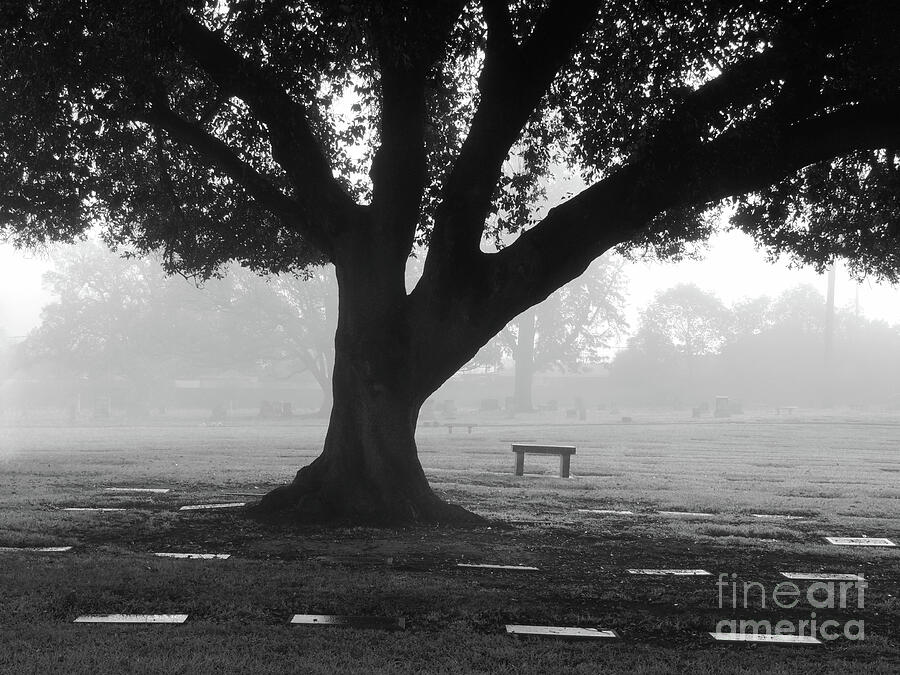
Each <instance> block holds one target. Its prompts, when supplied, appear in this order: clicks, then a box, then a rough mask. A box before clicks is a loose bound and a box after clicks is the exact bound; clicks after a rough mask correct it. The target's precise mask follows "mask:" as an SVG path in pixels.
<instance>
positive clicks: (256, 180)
mask: <svg viewBox="0 0 900 675" xmlns="http://www.w3.org/2000/svg"><path fill="white" fill-rule="evenodd" d="M135 119H136V120H137V121H142V122H146V123H148V124H151V125H154V126H158V127H159V128H161V129H164V130H165V131H166V132H167V133H168V134H169V135H170V136H171V137H172V138H173V139H175V140H176V141H179V142H181V143H184V144H186V145H188V146H190V147H191V148H193V149H194V150H195V151H196V152H197V153H198V154H199V155H200V156H201V157H203V158H204V159H205V160H207V161H208V162H209V163H210V164H211V165H212V166H215V167H216V168H218V169H219V170H220V171H222V172H223V173H224V174H225V175H226V176H228V177H229V178H230V179H231V180H233V181H234V182H235V183H237V184H238V185H240V186H241V187H243V188H244V189H245V190H246V191H247V193H248V194H249V195H250V196H251V197H252V198H253V199H255V200H256V201H257V202H259V203H260V204H261V205H262V206H264V207H265V208H266V209H268V210H269V211H271V212H272V213H273V214H275V215H277V216H278V217H279V218H281V219H282V221H284V222H285V224H286V225H289V226H291V227H293V228H296V229H298V230H299V231H300V233H301V234H302V235H303V236H304V237H305V238H307V239H308V240H309V241H310V243H312V244H313V245H314V246H316V247H317V248H319V250H321V251H322V252H323V253H325V254H326V255H330V242H329V241H327V240H326V239H324V238H323V237H322V234H321V232H320V231H318V230H317V229H316V228H314V227H311V226H310V225H309V223H308V221H306V220H305V219H304V218H302V217H301V214H300V207H299V205H298V204H297V202H295V201H294V200H293V199H291V198H289V197H287V196H286V195H285V194H284V193H283V192H281V190H279V189H278V188H277V187H275V185H273V184H272V182H271V181H270V180H269V179H268V178H266V177H265V176H263V175H262V174H261V173H259V172H258V171H257V170H256V169H254V168H253V167H252V166H250V165H249V164H247V163H246V162H244V161H243V160H242V159H241V158H240V157H239V156H238V155H237V153H235V152H234V150H232V149H231V148H230V147H229V146H228V145H227V144H226V143H225V142H223V141H222V140H220V139H218V138H216V137H215V136H213V135H211V134H209V133H207V132H206V131H205V130H204V129H203V128H202V127H200V126H199V125H197V124H195V123H193V122H189V121H188V120H185V119H183V118H181V117H179V116H178V115H176V114H175V113H174V112H172V111H171V110H170V109H168V108H167V107H166V106H164V105H163V104H160V103H157V104H155V105H153V106H152V107H151V108H150V109H149V110H147V111H144V112H143V113H140V114H138V115H136V116H135Z"/></svg>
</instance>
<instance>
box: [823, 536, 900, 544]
mask: <svg viewBox="0 0 900 675" xmlns="http://www.w3.org/2000/svg"><path fill="white" fill-rule="evenodd" d="M825 541H827V542H828V543H829V544H835V545H837V546H896V545H897V544H895V543H894V542H892V541H891V540H890V539H884V538H883V537H825Z"/></svg>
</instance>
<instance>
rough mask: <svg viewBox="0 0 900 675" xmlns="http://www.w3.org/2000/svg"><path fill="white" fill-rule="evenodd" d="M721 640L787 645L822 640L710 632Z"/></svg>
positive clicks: (804, 636) (794, 636)
mask: <svg viewBox="0 0 900 675" xmlns="http://www.w3.org/2000/svg"><path fill="white" fill-rule="evenodd" d="M710 635H712V637H713V639H714V640H720V641H722V642H766V643H771V644H789V645H820V644H822V641H821V640H819V639H818V638H814V637H812V636H810V635H770V634H768V633H722V632H715V633H710Z"/></svg>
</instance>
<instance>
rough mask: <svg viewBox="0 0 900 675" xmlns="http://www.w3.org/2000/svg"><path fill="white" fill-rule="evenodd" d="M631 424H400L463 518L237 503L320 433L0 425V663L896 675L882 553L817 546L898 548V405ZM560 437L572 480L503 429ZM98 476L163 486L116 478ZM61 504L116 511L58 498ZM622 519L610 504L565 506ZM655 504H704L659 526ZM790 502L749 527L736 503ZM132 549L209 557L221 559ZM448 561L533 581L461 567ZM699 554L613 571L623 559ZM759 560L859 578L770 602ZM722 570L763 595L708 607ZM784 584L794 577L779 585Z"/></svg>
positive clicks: (769, 575)
mask: <svg viewBox="0 0 900 675" xmlns="http://www.w3.org/2000/svg"><path fill="white" fill-rule="evenodd" d="M630 416H631V417H632V418H633V420H634V421H633V422H631V423H621V422H618V421H615V420H616V419H617V418H612V419H610V418H609V417H606V418H599V419H595V420H591V421H589V422H587V423H571V422H567V421H566V420H563V419H554V418H548V417H539V416H533V417H529V416H519V417H518V418H516V419H514V420H510V419H506V418H504V417H502V416H500V415H496V416H488V415H483V416H478V415H475V414H471V415H468V416H461V417H460V419H461V420H463V421H469V420H471V421H474V422H477V423H478V424H479V426H478V427H476V428H475V429H474V430H473V433H472V434H467V433H466V430H465V429H464V428H463V429H460V428H455V429H454V430H453V433H452V434H448V432H447V429H446V428H445V427H444V426H436V427H432V426H424V425H423V426H422V427H420V429H419V434H418V441H419V446H420V453H421V454H420V456H421V461H422V465H423V467H425V471H426V474H427V475H428V476H429V479H430V480H431V482H432V485H433V486H434V488H435V489H436V490H437V491H438V492H439V493H440V494H442V495H443V496H444V497H445V498H447V499H450V500H452V501H455V502H457V503H460V504H462V505H464V506H466V507H467V508H470V509H472V510H474V511H476V512H478V513H480V514H482V515H484V516H486V517H488V518H489V519H491V521H492V522H491V524H490V525H486V526H483V527H478V528H470V529H456V528H434V527H411V528H395V529H378V528H364V527H358V528H339V529H324V528H314V527H299V526H297V527H290V528H284V527H280V528H275V527H273V526H268V525H264V524H260V523H258V522H256V521H253V520H251V519H249V518H247V517H246V516H245V515H243V514H242V513H241V512H239V511H218V512H178V511H177V508H178V506H181V505H183V504H193V503H203V502H210V501H213V502H230V501H253V499H254V497H252V496H239V495H237V494H236V493H261V492H265V491H266V490H268V489H270V488H271V487H274V486H275V485H277V484H280V483H282V482H285V481H287V480H289V479H290V478H291V477H292V476H293V473H294V472H295V471H296V470H297V468H299V466H301V465H303V464H305V463H307V462H309V461H311V459H312V458H313V457H315V455H316V454H317V452H318V450H319V448H320V446H321V443H322V440H323V438H324V433H325V427H324V425H322V424H319V423H299V422H298V423H294V424H291V423H263V422H260V421H257V420H254V419H252V418H249V417H248V418H247V419H245V420H240V419H236V420H233V421H231V422H229V423H228V424H226V425H225V426H221V427H207V426H202V425H200V424H199V423H198V424H195V425H190V424H183V423H182V424H180V425H179V426H173V427H167V426H162V425H160V426H143V427H125V426H106V427H77V428H53V427H32V428H24V427H6V428H0V546H50V545H73V546H74V547H75V548H74V550H73V551H71V552H68V553H58V554H36V553H29V554H12V553H0V599H2V605H0V672H164V671H165V672H254V673H266V672H271V673H281V672H359V673H368V672H459V673H463V672H496V671H500V672H523V673H544V672H547V673H550V672H552V673H557V672H585V673H589V672H590V673H593V672H598V671H605V672H638V673H642V672H697V673H719V672H748V673H750V672H785V673H788V672H790V673H793V672H835V673H841V672H849V671H860V672H885V673H891V672H897V671H898V669H900V657H898V653H900V639H898V634H897V627H898V625H900V601H898V587H900V551H898V549H887V548H877V549H869V548H847V547H837V546H832V545H829V544H827V543H825V541H824V538H823V537H824V536H831V535H835V536H864V535H868V536H871V537H888V538H891V539H892V540H894V541H895V542H900V527H898V520H897V518H898V515H900V489H898V470H900V450H898V441H900V418H895V417H891V416H888V415H868V416H865V415H862V414H847V415H839V414H833V413H831V414H815V415H813V414H806V415H804V414H796V415H793V416H780V417H777V416H775V415H767V414H762V413H761V414H759V415H747V416H744V417H741V418H732V419H728V420H711V419H706V420H690V419H687V416H686V415H683V414H681V415H679V414H674V413H670V414H665V415H663V414H659V413H649V412H648V413H643V414H642V413H640V412H638V413H631V414H630ZM516 441H517V442H527V441H532V442H539V443H560V444H572V445H575V446H576V447H577V448H578V450H577V454H576V455H575V457H574V458H573V461H572V472H573V476H574V477H573V478H572V479H569V480H565V479H559V478H557V477H555V475H554V474H555V473H556V471H557V468H558V462H557V460H554V459H550V458H540V457H534V456H528V457H526V461H525V470H526V476H524V477H520V478H516V477H514V476H513V475H512V464H513V455H512V453H511V451H510V444H511V443H512V442H516ZM110 486H117V487H122V486H134V487H168V488H171V491H170V492H169V493H167V494H161V495H157V494H153V495H151V494H140V493H137V494H125V493H115V492H110V491H106V490H104V488H105V487H110ZM65 506H82V507H94V506H107V507H126V508H127V509H128V510H126V511H123V512H102V513H97V512H67V511H62V510H61V507H65ZM578 509H614V510H631V511H634V512H635V515H634V516H625V515H599V514H587V513H579V512H578V511H577V510H578ZM657 510H672V511H691V512H694V511H696V512H710V513H713V514H715V515H714V517H694V516H661V515H659V514H657V513H656V511H657ZM754 513H764V514H781V515H796V516H803V518H801V519H758V518H755V517H753V516H752V515H751V514H754ZM155 551H194V552H201V551H202V552H225V553H231V554H232V556H233V557H232V558H231V559H230V560H225V561H221V560H219V561H202V560H171V559H162V558H158V557H155V556H152V553H153V552H155ZM457 562H476V563H503V564H521V565H533V566H536V567H539V568H540V570H539V571H538V572H500V571H495V572H491V571H480V570H471V569H461V568H457V567H456V563H457ZM634 567H641V568H666V567H677V568H704V569H707V570H709V571H710V572H712V573H713V575H714V576H712V577H681V578H679V577H637V576H634V575H629V574H628V573H627V571H626V570H627V569H628V568H634ZM779 570H795V571H832V572H852V573H861V574H864V575H865V577H866V579H867V581H868V583H869V588H868V589H867V590H866V594H865V600H864V607H863V608H859V607H857V606H856V604H855V603H856V596H855V595H853V596H852V598H853V604H851V605H850V606H847V607H844V608H840V607H838V608H835V609H814V608H813V607H812V606H811V605H809V604H808V603H805V602H803V603H801V604H800V605H798V607H796V608H794V609H790V610H786V609H777V608H774V607H773V606H772V602H771V592H772V589H774V586H775V584H777V583H778V582H779V580H782V579H780V577H779V576H778V572H779ZM720 573H725V574H728V575H731V574H735V575H737V576H736V577H731V576H729V577H728V579H729V580H732V579H734V580H735V581H736V582H737V583H739V584H740V583H742V582H744V581H757V582H759V583H761V584H763V586H764V587H765V589H767V590H768V594H769V595H768V599H767V600H768V601H767V603H766V604H765V605H763V603H762V599H761V598H760V597H759V594H758V593H751V596H750V597H749V603H748V607H744V606H743V603H740V606H739V607H738V608H733V607H732V606H731V604H730V602H728V603H726V606H724V607H720V606H719V595H718V591H717V588H716V585H715V581H716V578H717V575H718V574H720ZM804 583H807V582H799V585H800V586H801V587H803V586H804ZM811 611H816V612H817V614H818V618H819V620H820V621H821V620H824V619H826V618H833V619H835V620H837V621H839V622H841V623H843V622H846V621H847V620H851V619H856V620H863V621H864V622H865V639H864V640H862V641H851V640H846V639H844V638H841V639H839V640H835V641H829V642H827V643H826V644H824V645H822V646H817V647H806V648H778V647H750V646H747V645H737V646H722V645H719V644H716V643H713V642H712V641H711V640H710V639H708V636H707V634H706V633H707V631H711V630H714V629H715V626H716V623H717V622H718V621H719V620H721V619H732V618H753V619H770V620H772V622H773V624H774V622H775V620H777V619H787V620H791V621H797V620H801V619H809V618H810V613H811ZM176 612H177V613H188V614H190V615H191V616H190V619H189V622H188V623H186V624H184V625H180V626H124V627H123V626H110V625H94V626H91V625H73V624H72V623H71V621H72V620H73V619H74V618H75V617H76V616H78V615H80V614H87V613H176ZM294 613H334V614H361V615H379V616H403V617H405V618H406V620H407V629H406V630H405V631H398V632H380V631H371V630H356V629H347V628H326V627H300V626H289V625H288V621H289V619H290V617H291V615H292V614H294ZM506 623H526V624H552V625H579V626H599V627H601V628H611V629H615V630H616V631H617V632H618V633H619V634H620V635H621V639H620V640H618V641H615V642H604V643H601V644H595V643H572V642H563V641H559V640H516V639H514V638H510V637H507V636H506V635H505V634H504V624H506Z"/></svg>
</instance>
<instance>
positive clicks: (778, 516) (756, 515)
mask: <svg viewBox="0 0 900 675" xmlns="http://www.w3.org/2000/svg"><path fill="white" fill-rule="evenodd" d="M750 515H751V516H753V517H754V518H772V519H780V520H803V519H804V518H806V517H807V516H789V515H786V514H781V513H751V514H750Z"/></svg>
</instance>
